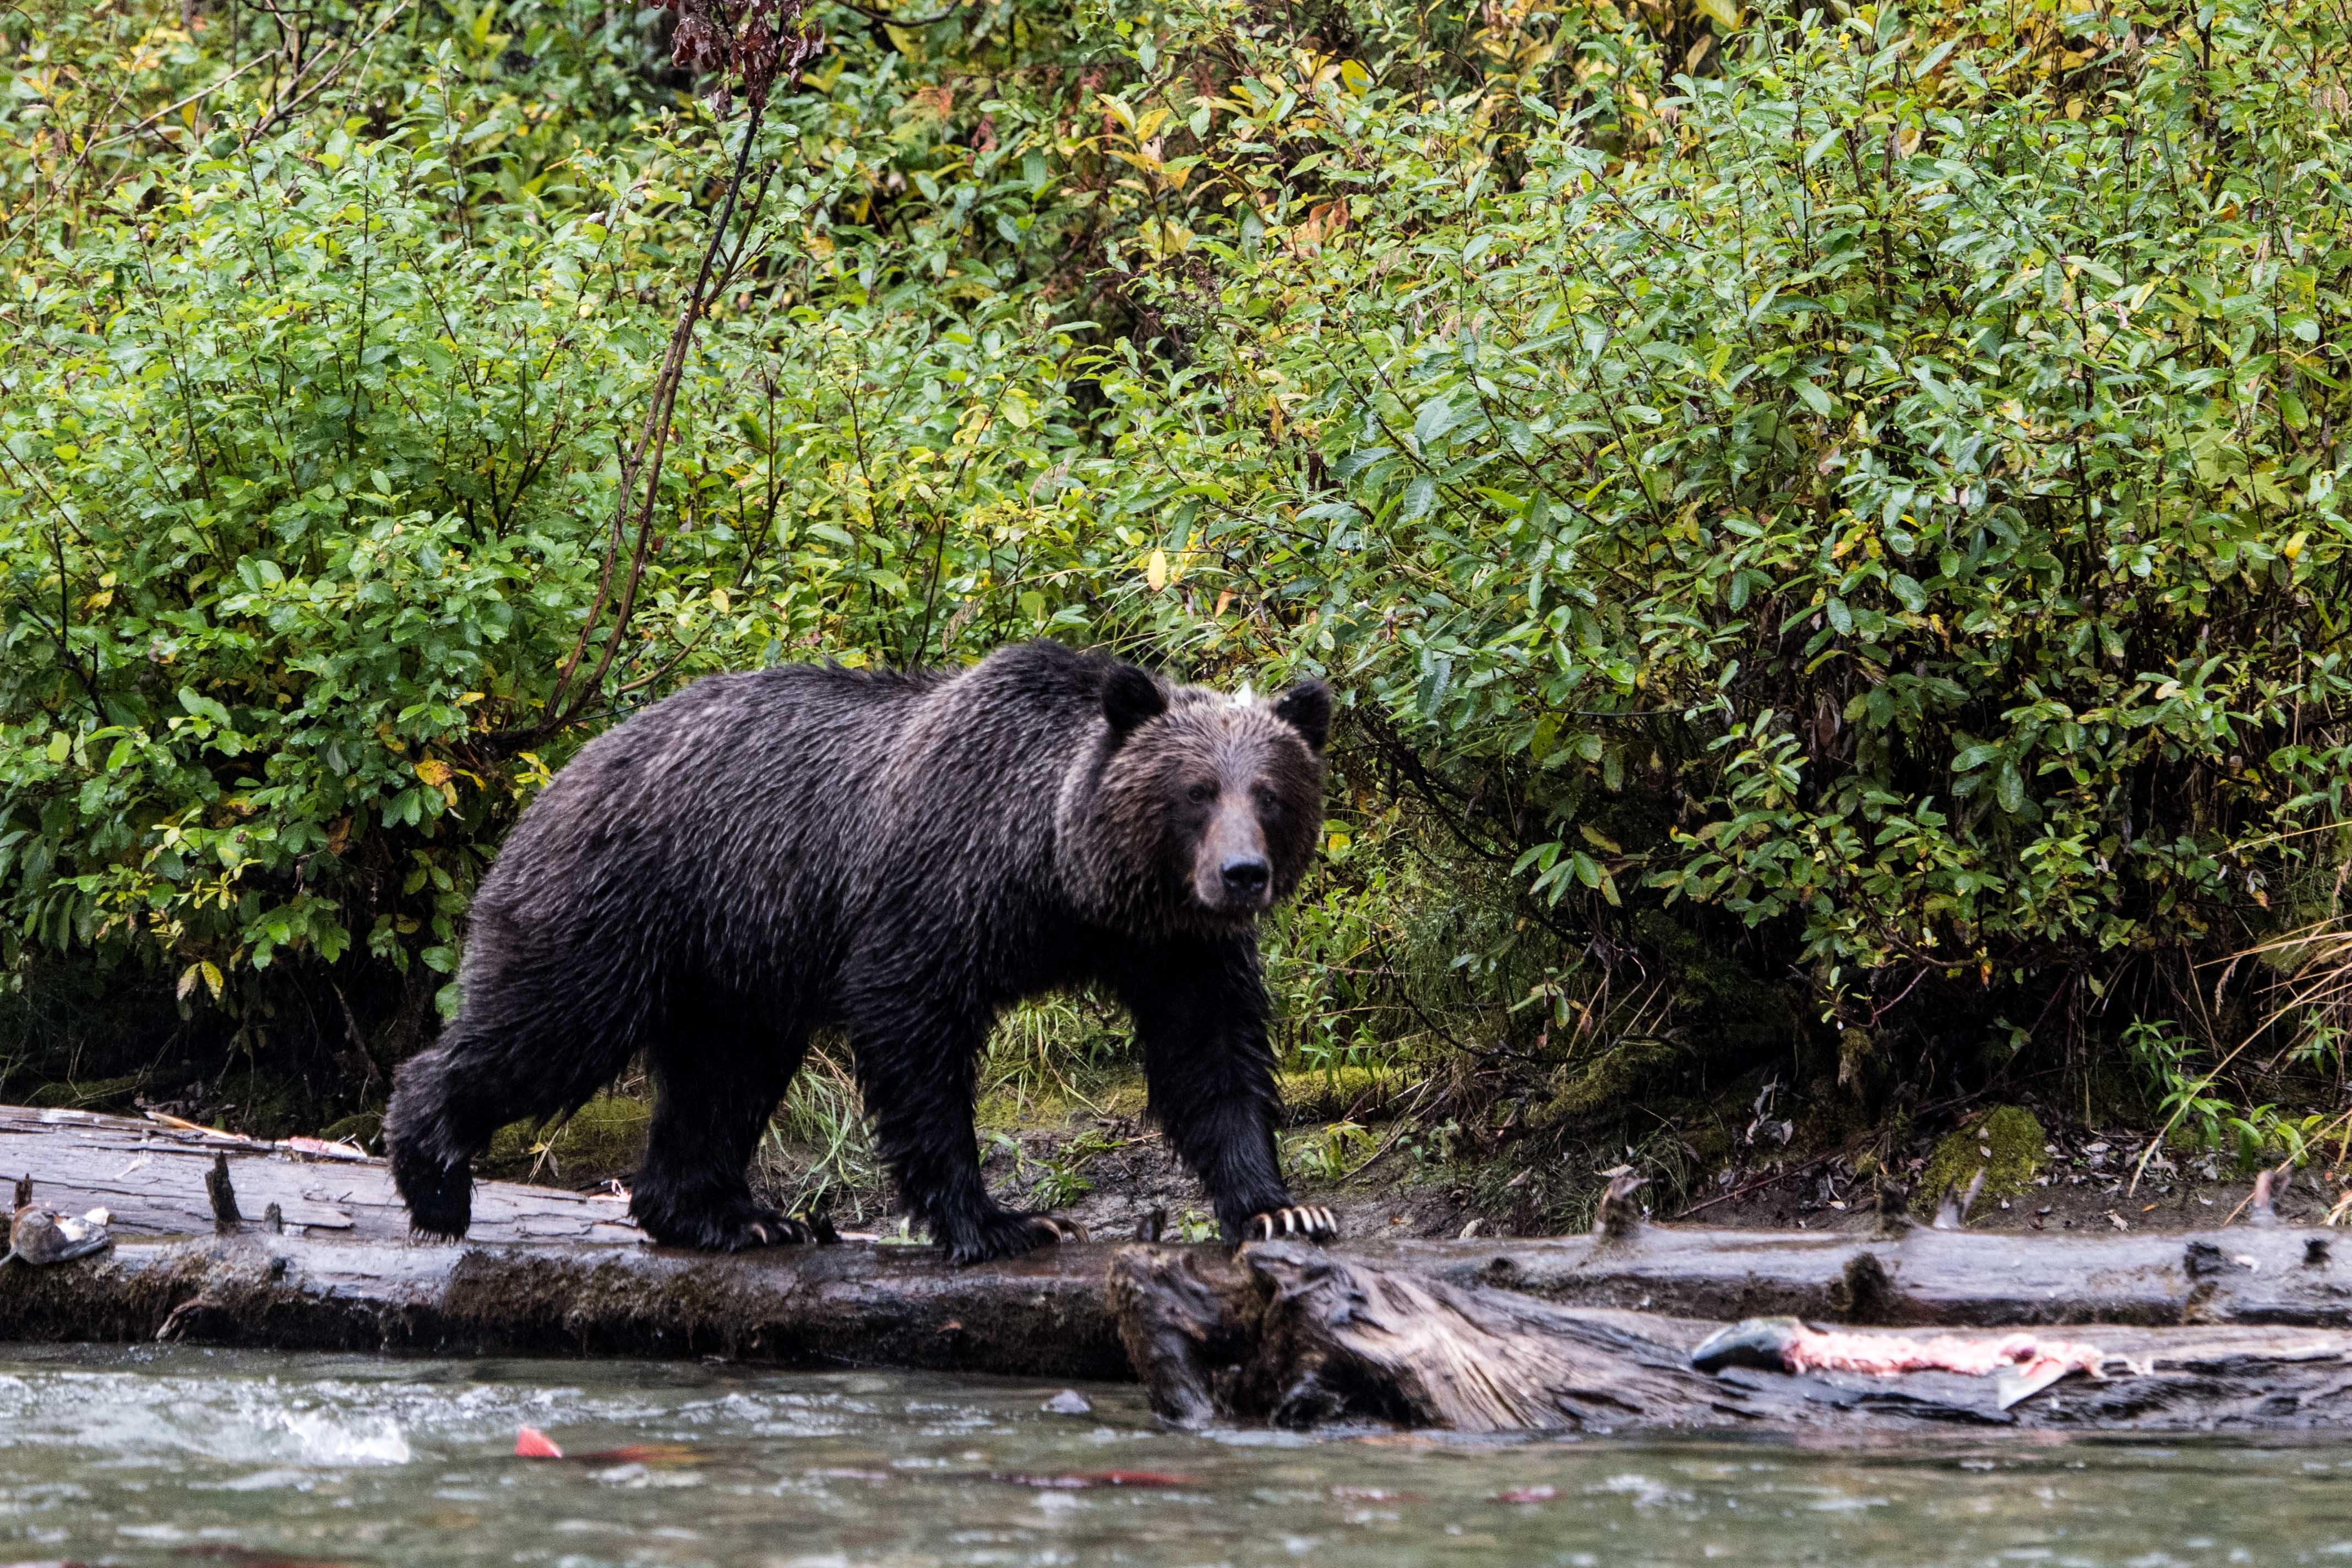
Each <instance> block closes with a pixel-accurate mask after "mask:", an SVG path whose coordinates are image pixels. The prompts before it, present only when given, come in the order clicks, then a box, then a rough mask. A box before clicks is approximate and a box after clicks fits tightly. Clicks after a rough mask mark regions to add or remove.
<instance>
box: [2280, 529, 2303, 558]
mask: <svg viewBox="0 0 2352 1568" xmlns="http://www.w3.org/2000/svg"><path fill="white" fill-rule="evenodd" d="M2310 538H2311V535H2310V534H2308V533H2298V534H2296V535H2295V536H2294V538H2293V539H2290V540H2288V541H2287V542H2286V543H2285V545H2284V547H2283V548H2281V549H2280V551H2279V553H2280V554H2282V555H2284V556H2285V557H2286V558H2287V559H2288V560H2289V561H2299V560H2301V559H2302V558H2303V547H2304V544H2305V542H2306V541H2308V540H2309V539H2310Z"/></svg>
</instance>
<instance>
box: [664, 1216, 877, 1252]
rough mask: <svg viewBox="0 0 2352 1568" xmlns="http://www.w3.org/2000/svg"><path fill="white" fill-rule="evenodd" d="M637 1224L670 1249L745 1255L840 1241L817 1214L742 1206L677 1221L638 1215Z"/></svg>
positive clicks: (830, 1222) (835, 1232)
mask: <svg viewBox="0 0 2352 1568" xmlns="http://www.w3.org/2000/svg"><path fill="white" fill-rule="evenodd" d="M637 1221H638V1223H639V1224H640V1225H643V1226H645V1227H646V1233H647V1234H648V1235H650V1236H652V1237H653V1238H654V1239H655V1240H656V1241H658V1242H661V1243H663V1244H665V1245H667V1246H671V1247H694V1248H696V1249H698V1250H699V1251H703V1252H749V1251H751V1249H752V1248H754V1247H831V1246H835V1245H836V1244H837V1243H839V1241H840V1240H841V1234H840V1232H838V1231H836V1230H835V1229H834V1228H833V1222H832V1221H831V1220H829V1219H827V1218H825V1217H824V1215H817V1216H815V1217H814V1218H811V1217H810V1216H809V1215H805V1214H795V1215H782V1214H778V1213H777V1212H776V1211H775V1210H773V1209H766V1208H756V1207H752V1206H751V1205H744V1206H742V1207H740V1208H733V1207H730V1208H729V1209H726V1210H723V1211H721V1212H719V1213H717V1214H713V1215H707V1216H703V1217H700V1218H695V1219H690V1220H684V1221H677V1220H671V1221H669V1222H668V1223H664V1222H663V1220H661V1219H658V1218H656V1217H655V1216H652V1215H638V1216H637Z"/></svg>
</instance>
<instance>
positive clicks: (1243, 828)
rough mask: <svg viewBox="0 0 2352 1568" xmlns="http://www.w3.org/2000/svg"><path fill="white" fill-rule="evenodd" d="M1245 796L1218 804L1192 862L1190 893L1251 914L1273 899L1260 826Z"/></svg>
mask: <svg viewBox="0 0 2352 1568" xmlns="http://www.w3.org/2000/svg"><path fill="white" fill-rule="evenodd" d="M1245 800H1246V796H1244V799H1243V800H1232V799H1230V798H1228V799H1227V800H1226V801H1223V802H1221V803H1220V804H1219V806H1218V809H1217V811H1216V812H1215V814H1214V815H1213V816H1211V817H1210V819H1209V823H1208V831H1207V832H1206V833H1204V834H1203V835H1202V839H1201V847H1200V849H1199V850H1198V852H1197V853H1196V855H1195V857H1194V859H1193V862H1192V896H1193V897H1194V898H1196V899H1198V900H1201V902H1202V904H1203V905H1205V906H1206V907H1207V908H1209V909H1212V910H1215V911H1216V912H1217V913H1219V914H1221V915H1255V914H1257V913H1259V912H1261V911H1262V910H1266V909H1269V908H1271V907H1272V906H1273V904H1274V867H1273V865H1272V863H1271V862H1270V861H1269V860H1268V858H1267V857H1266V846H1265V827H1264V826H1263V825H1261V824H1260V823H1259V821H1258V819H1257V813H1256V812H1255V811H1254V810H1252V809H1250V808H1249V806H1248V805H1246V804H1244V802H1245Z"/></svg>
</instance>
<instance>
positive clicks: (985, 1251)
mask: <svg viewBox="0 0 2352 1568" xmlns="http://www.w3.org/2000/svg"><path fill="white" fill-rule="evenodd" d="M1086 1239H1087V1231H1086V1227H1085V1226H1082V1225H1080V1224H1079V1223H1078V1222H1077V1221H1076V1220H1074V1219H1064V1218H1063V1217H1062V1216H1061V1215H1051V1214H999V1215H995V1216H994V1217H993V1218H992V1219H990V1220H987V1221H985V1222H983V1228H982V1230H981V1231H980V1232H979V1234H977V1235H976V1236H974V1237H971V1239H969V1240H967V1241H963V1242H960V1243H955V1244H952V1245H950V1247H949V1248H948V1261H949V1262H950V1263H981V1262H985V1261H986V1260H988V1259H989V1258H1018V1257H1020V1256H1021V1255H1022V1254H1023V1253H1024V1252H1031V1251H1034V1250H1035V1249H1036V1248H1038V1247H1057V1246H1061V1245H1064V1244H1066V1243H1075V1242H1081V1241H1084V1240H1086Z"/></svg>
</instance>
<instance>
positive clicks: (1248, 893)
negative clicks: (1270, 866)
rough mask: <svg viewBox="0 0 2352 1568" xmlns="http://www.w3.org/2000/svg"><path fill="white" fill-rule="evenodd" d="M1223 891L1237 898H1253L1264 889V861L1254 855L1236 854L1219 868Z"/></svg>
mask: <svg viewBox="0 0 2352 1568" xmlns="http://www.w3.org/2000/svg"><path fill="white" fill-rule="evenodd" d="M1221 869H1222V870H1223V873H1224V878H1225V892H1226V893H1227V894H1228V895H1229V896H1231V897H1233V898H1237V899H1255V898H1256V897H1257V896H1258V895H1259V894H1260V893H1263V892H1265V876H1266V872H1265V861H1263V860H1261V859H1259V858H1257V857H1256V856H1255V855H1244V856H1236V857H1234V858H1233V859H1231V860H1228V861H1226V862H1225V863H1224V865H1223V867H1222V868H1221Z"/></svg>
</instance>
